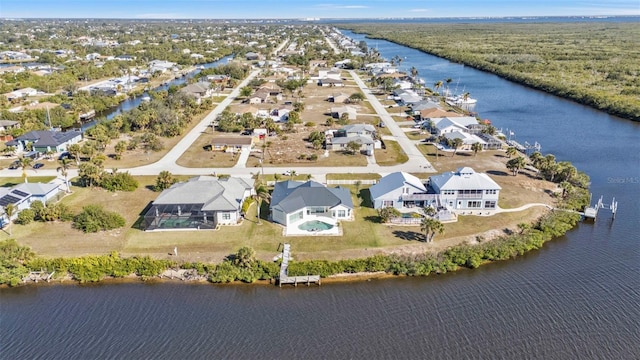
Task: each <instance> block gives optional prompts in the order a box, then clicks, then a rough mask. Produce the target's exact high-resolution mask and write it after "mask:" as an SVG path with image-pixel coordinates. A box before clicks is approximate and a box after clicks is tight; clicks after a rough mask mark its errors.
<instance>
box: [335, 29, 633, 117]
mask: <svg viewBox="0 0 640 360" xmlns="http://www.w3.org/2000/svg"><path fill="white" fill-rule="evenodd" d="M455 25H457V26H458V27H455V28H454V27H453V24H449V27H447V28H446V29H447V31H448V32H446V34H443V33H441V32H440V31H442V29H443V28H444V26H443V25H442V24H439V25H424V24H420V25H417V24H403V28H402V29H398V28H397V27H395V26H394V25H392V24H385V25H381V24H357V25H356V24H340V28H343V29H348V30H351V31H353V32H356V33H359V34H365V35H366V36H367V37H368V38H370V39H379V40H386V41H389V42H393V43H395V44H398V45H402V46H406V47H408V48H411V49H414V50H418V51H421V52H424V53H426V54H430V55H433V56H437V57H440V58H443V59H446V60H449V61H452V62H455V63H459V64H464V65H465V66H469V67H472V68H474V69H477V70H480V71H484V72H487V73H491V74H494V75H496V76H499V77H501V78H503V79H506V80H509V81H512V82H515V83H518V84H520V85H524V86H527V87H530V88H533V89H536V90H540V91H543V92H546V93H549V94H552V95H555V96H558V97H561V98H564V99H568V100H571V101H574V102H576V103H579V104H582V105H586V106H589V107H592V108H594V109H597V110H600V111H604V112H606V113H608V114H610V115H614V116H618V117H621V118H625V119H628V120H633V121H640V101H638V96H640V90H638V86H640V82H638V80H637V77H638V74H639V72H640V66H638V65H637V64H633V63H631V64H626V63H624V64H622V65H620V64H618V62H617V61H616V59H614V58H612V59H606V58H605V59H603V57H604V55H603V54H600V53H592V52H588V50H585V51H584V52H579V53H578V51H577V50H575V49H573V48H571V49H568V50H567V53H566V54H559V52H560V50H559V47H558V46H557V42H558V41H564V43H565V45H564V46H568V44H569V43H570V41H571V43H574V42H576V41H583V40H584V41H594V40H593V39H589V40H587V39H579V40H573V39H566V40H565V39H559V40H557V39H549V37H551V36H550V35H549V34H550V33H551V32H550V33H541V34H539V35H540V36H539V37H536V36H535V35H536V34H535V33H532V34H528V36H529V39H530V42H529V43H528V45H529V46H531V44H538V43H540V44H541V45H539V46H538V47H539V48H545V47H546V46H548V47H549V48H550V49H549V50H548V52H546V53H545V52H544V50H539V49H537V50H538V51H537V52H535V53H534V51H531V52H528V51H526V50H521V49H519V48H518V47H517V46H516V45H515V44H511V45H510V44H506V45H505V44H503V43H501V40H502V41H503V40H504V39H501V40H496V39H495V37H499V35H504V37H505V38H506V37H508V36H510V34H509V33H506V32H505V31H507V29H509V28H508V26H514V24H482V25H479V24H473V26H471V25H469V24H455ZM465 25H466V28H465ZM517 25H521V24H517ZM526 25H527V26H529V27H531V26H533V25H535V24H526ZM538 25H539V26H540V28H542V27H543V26H545V27H549V26H550V24H538ZM556 25H558V24H556ZM562 25H566V24H562ZM574 25H575V24H574ZM578 25H583V26H585V28H586V29H587V30H589V31H592V32H590V33H589V35H592V34H593V33H597V31H603V30H602V29H599V28H595V27H596V26H597V25H598V24H587V25H591V26H593V27H594V28H593V29H591V28H589V27H587V26H586V25H584V24H578ZM607 25H611V24H607ZM625 25H626V23H625ZM492 26H493V27H492ZM558 26H559V25H558ZM569 26H571V24H569V25H567V27H569ZM511 29H515V28H513V27H512V28H511ZM580 30H581V29H578V30H576V31H580ZM615 30H616V31H618V32H619V33H620V34H623V35H624V36H625V37H624V38H623V39H621V40H619V41H618V43H616V42H615V41H612V40H611V39H607V38H606V37H605V35H603V36H602V38H597V39H596V40H597V41H599V43H601V42H606V41H607V40H608V41H609V43H608V44H607V45H609V46H615V45H619V46H617V47H615V49H616V50H615V51H614V52H616V51H617V52H616V54H618V55H619V56H621V57H623V58H633V57H634V54H636V55H635V56H637V50H636V49H635V48H633V47H632V48H628V46H629V45H628V43H629V42H630V41H631V40H629V39H628V38H627V37H629V36H630V37H632V36H634V35H639V34H640V25H638V24H632V23H631V25H628V28H626V27H623V26H620V27H619V28H616V29H615ZM501 31H502V32H501ZM585 31H586V30H585ZM472 32H477V33H479V34H480V35H484V34H485V32H486V36H487V38H484V39H483V40H484V41H483V42H482V43H483V44H484V45H486V46H489V47H491V46H495V49H493V50H495V51H496V53H489V51H491V50H487V53H483V51H482V50H481V49H484V48H480V47H474V45H473V44H472V40H467V39H466V37H468V36H469V34H471V33H472ZM636 33H637V34H636ZM551 34H553V33H551ZM562 34H563V33H562V32H559V34H556V35H557V36H560V35H562ZM456 35H457V37H456ZM525 36H526V35H525ZM445 37H446V38H445ZM429 41H433V43H431V42H429ZM492 41H494V42H495V44H494V43H492ZM551 42H553V45H554V46H553V48H552V46H551V45H549V43H551ZM456 44H457V45H456ZM461 44H462V45H461ZM589 44H591V43H589ZM584 47H585V48H593V47H595V45H588V46H587V45H584ZM528 49H530V47H529V48H528ZM519 51H524V52H523V53H519ZM593 51H595V50H593ZM573 52H576V54H573ZM532 53H534V54H532ZM562 62H574V63H573V64H571V65H570V66H572V67H573V68H576V69H577V68H579V67H584V69H585V70H575V71H574V73H569V72H568V71H566V72H565V70H564V68H563V67H562V66H566V65H558V64H561V63H562ZM594 62H599V63H597V64H594ZM609 62H611V64H609ZM594 74H595V75H594ZM607 84H608V85H607ZM611 84H614V85H615V86H614V85H611ZM621 88H622V90H620V89H621Z"/></svg>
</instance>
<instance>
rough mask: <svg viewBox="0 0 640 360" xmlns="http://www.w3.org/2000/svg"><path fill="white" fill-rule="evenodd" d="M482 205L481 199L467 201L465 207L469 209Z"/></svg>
mask: <svg viewBox="0 0 640 360" xmlns="http://www.w3.org/2000/svg"><path fill="white" fill-rule="evenodd" d="M481 206H482V201H469V202H468V203H467V207H468V208H469V209H478V208H480V207H481Z"/></svg>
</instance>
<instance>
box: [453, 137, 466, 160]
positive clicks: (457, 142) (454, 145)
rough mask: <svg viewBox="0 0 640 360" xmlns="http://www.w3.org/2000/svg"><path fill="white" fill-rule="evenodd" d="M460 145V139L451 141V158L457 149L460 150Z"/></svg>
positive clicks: (461, 142)
mask: <svg viewBox="0 0 640 360" xmlns="http://www.w3.org/2000/svg"><path fill="white" fill-rule="evenodd" d="M462 144H463V141H462V139H460V138H455V139H453V141H452V144H451V145H453V156H456V153H457V152H458V149H459V148H460V146H462Z"/></svg>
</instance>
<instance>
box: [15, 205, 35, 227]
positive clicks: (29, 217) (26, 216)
mask: <svg viewBox="0 0 640 360" xmlns="http://www.w3.org/2000/svg"><path fill="white" fill-rule="evenodd" d="M35 218H36V213H35V211H33V210H31V209H24V210H22V211H20V212H19V213H18V218H17V219H16V221H15V223H16V224H20V225H27V224H30V223H31V222H32V221H33V220H35Z"/></svg>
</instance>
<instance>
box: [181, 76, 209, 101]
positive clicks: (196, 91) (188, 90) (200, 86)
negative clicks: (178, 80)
mask: <svg viewBox="0 0 640 360" xmlns="http://www.w3.org/2000/svg"><path fill="white" fill-rule="evenodd" d="M180 92H182V93H185V94H187V95H189V96H193V97H194V98H195V99H196V102H197V103H198V104H200V103H201V102H202V99H204V98H208V97H211V96H212V95H213V92H214V89H212V88H211V84H209V83H208V82H206V81H199V82H197V83H193V84H189V85H187V86H185V87H183V88H182V89H180Z"/></svg>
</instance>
